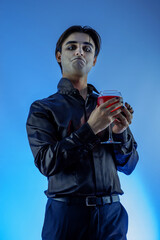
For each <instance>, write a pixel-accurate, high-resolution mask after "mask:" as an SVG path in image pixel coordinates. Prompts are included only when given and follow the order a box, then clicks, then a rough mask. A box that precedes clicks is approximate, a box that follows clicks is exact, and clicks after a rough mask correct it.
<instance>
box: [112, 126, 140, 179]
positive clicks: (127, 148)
mask: <svg viewBox="0 0 160 240" xmlns="http://www.w3.org/2000/svg"><path fill="white" fill-rule="evenodd" d="M113 139H114V140H115V141H119V142H120V144H114V153H115V159H116V160H115V161H116V166H117V170H118V171H120V172H123V173H125V174H127V175H129V174H131V173H132V172H133V170H134V169H135V167H136V165H137V162H138V160H139V156H138V153H137V150H136V149H137V143H136V141H135V139H134V137H133V134H132V133H131V130H130V129H129V128H127V129H126V130H125V131H124V132H123V133H121V134H114V133H113Z"/></svg>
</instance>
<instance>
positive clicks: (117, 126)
mask: <svg viewBox="0 0 160 240" xmlns="http://www.w3.org/2000/svg"><path fill="white" fill-rule="evenodd" d="M121 109H122V112H121V113H120V114H118V115H117V119H116V120H115V121H114V126H113V128H112V132H113V133H118V134H119V133H122V132H124V131H125V130H126V128H127V127H128V126H129V125H130V124H131V123H132V119H133V113H134V111H133V109H132V107H131V106H130V105H129V104H128V103H125V107H124V106H123V107H122V108H121Z"/></svg>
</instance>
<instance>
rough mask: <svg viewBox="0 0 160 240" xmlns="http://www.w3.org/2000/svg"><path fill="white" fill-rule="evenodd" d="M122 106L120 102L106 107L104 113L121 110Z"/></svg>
mask: <svg viewBox="0 0 160 240" xmlns="http://www.w3.org/2000/svg"><path fill="white" fill-rule="evenodd" d="M122 106H123V104H122V103H121V102H118V103H115V104H113V105H111V106H110V107H108V108H107V109H106V111H107V112H112V111H115V110H117V108H121V107H122ZM121 111H122V109H121Z"/></svg>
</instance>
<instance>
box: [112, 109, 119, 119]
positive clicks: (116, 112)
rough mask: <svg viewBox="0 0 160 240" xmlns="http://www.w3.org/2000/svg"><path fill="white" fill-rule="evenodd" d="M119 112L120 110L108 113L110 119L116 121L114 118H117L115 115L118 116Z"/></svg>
mask: <svg viewBox="0 0 160 240" xmlns="http://www.w3.org/2000/svg"><path fill="white" fill-rule="evenodd" d="M121 111H122V109H121V108H118V109H116V110H115V111H113V112H111V113H110V117H112V118H115V119H116V118H117V115H119V114H120V113H121Z"/></svg>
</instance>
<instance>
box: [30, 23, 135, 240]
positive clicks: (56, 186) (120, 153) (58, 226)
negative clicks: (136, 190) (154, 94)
mask: <svg viewBox="0 0 160 240" xmlns="http://www.w3.org/2000/svg"><path fill="white" fill-rule="evenodd" d="M100 43H101V39H100V36H99V34H98V33H97V32H96V31H95V30H94V29H92V28H90V27H81V26H72V27H70V28H69V29H67V30H66V31H65V32H64V33H63V34H62V35H61V37H60V38H59V40H58V42H57V45H56V51H55V55H56V59H57V62H58V63H59V65H60V67H61V71H62V79H61V80H60V82H59V84H58V91H57V93H55V94H53V95H52V96H50V97H48V98H45V99H42V100H38V101H35V102H34V103H33V104H32V105H31V108H30V113H29V116H28V120H27V133H28V138H29V143H30V146H31V149H32V152H33V155H34V158H35V165H36V166H37V167H38V169H39V170H40V172H41V173H42V174H44V175H45V176H46V177H47V178H48V190H47V191H46V195H47V197H48V202H47V205H46V213H45V220H44V226H43V230H42V239H43V240H66V239H70V240H72V239H73V240H76V239H79V240H84V239H86V240H89V239H91V240H94V239H97V240H125V239H126V234H127V228H128V216H127V212H126V210H125V209H124V207H123V206H122V204H121V203H120V200H119V195H121V194H123V191H122V190H121V187H120V182H119V178H118V175H117V170H119V171H121V172H124V173H125V174H130V173H131V172H132V171H133V170H134V168H135V166H136V164H137V161H138V154H137V151H136V148H137V144H136V142H135V140H134V138H133V135H132V133H131V131H130V129H129V127H128V126H129V124H131V121H132V118H133V109H132V108H131V107H130V105H129V104H127V103H125V106H122V101H121V99H120V98H113V99H111V100H108V101H107V102H105V103H103V104H101V105H100V106H99V107H97V97H98V94H96V93H98V91H97V90H96V89H95V87H94V86H92V85H91V84H87V77H88V73H89V71H90V70H91V68H92V67H93V66H95V64H96V61H97V56H98V54H99V50H100ZM93 92H95V93H93ZM108 105H110V106H109V107H108ZM117 108H118V109H117ZM113 110H114V111H113ZM110 124H112V126H113V127H112V132H113V138H114V139H115V140H118V141H119V142H120V144H115V145H111V144H101V141H103V140H107V138H108V126H109V125H110Z"/></svg>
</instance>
